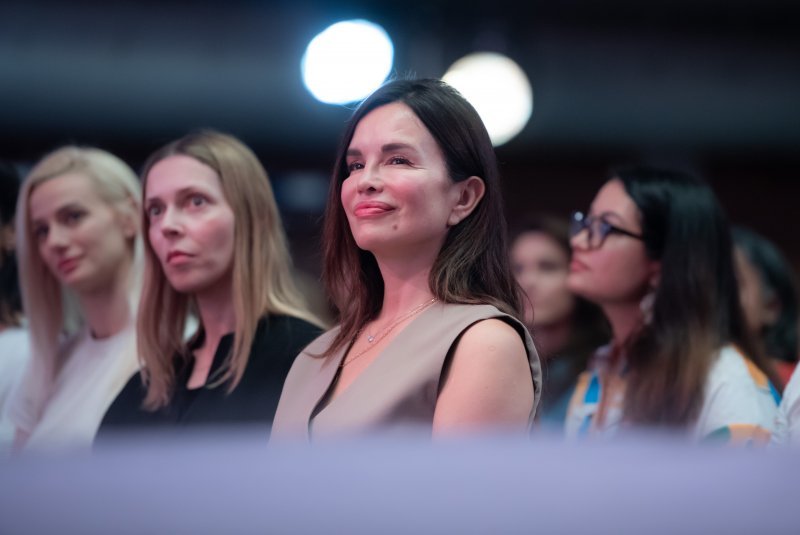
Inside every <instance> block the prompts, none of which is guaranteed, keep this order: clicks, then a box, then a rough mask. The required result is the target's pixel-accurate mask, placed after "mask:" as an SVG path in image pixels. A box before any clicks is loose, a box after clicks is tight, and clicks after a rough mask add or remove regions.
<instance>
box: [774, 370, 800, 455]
mask: <svg viewBox="0 0 800 535" xmlns="http://www.w3.org/2000/svg"><path fill="white" fill-rule="evenodd" d="M772 443H773V444H786V445H791V446H800V365H798V366H797V367H796V368H795V369H794V373H792V377H791V379H789V383H788V384H787V385H786V388H785V389H784V391H783V400H781V404H780V406H779V407H778V413H777V415H776V416H775V432H774V433H773V435H772Z"/></svg>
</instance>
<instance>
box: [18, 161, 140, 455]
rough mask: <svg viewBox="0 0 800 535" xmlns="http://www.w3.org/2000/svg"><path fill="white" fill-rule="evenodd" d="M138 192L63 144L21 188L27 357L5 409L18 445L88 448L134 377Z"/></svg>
mask: <svg viewBox="0 0 800 535" xmlns="http://www.w3.org/2000/svg"><path fill="white" fill-rule="evenodd" d="M139 192H140V189H139V181H138V180H137V179H136V175H135V174H134V173H133V171H131V169H130V168H129V167H128V166H127V165H125V163H123V162H122V161H121V160H120V159H118V158H117V157H115V156H113V155H111V154H109V153H107V152H105V151H102V150H99V149H93V148H79V147H71V146H70V147H64V148H61V149H59V150H57V151H55V152H53V153H51V154H49V155H48V156H46V157H45V158H44V159H42V160H41V161H40V162H39V163H38V164H36V166H34V168H33V169H32V170H31V171H30V173H29V174H28V176H27V178H26V179H25V181H24V183H23V185H22V188H21V191H20V195H19V201H18V203H17V229H16V230H17V242H16V243H17V251H18V261H19V271H20V283H21V288H22V297H23V304H24V309H25V312H26V315H27V320H28V328H29V332H30V347H31V357H30V359H29V361H28V365H27V367H26V370H25V372H24V375H23V377H22V379H21V381H20V383H19V384H18V386H17V387H16V389H15V391H14V393H13V394H12V398H11V400H10V401H9V407H8V415H9V418H10V419H11V420H12V421H13V422H14V425H15V427H16V438H15V443H16V446H17V447H20V448H21V447H23V446H29V447H35V448H60V447H70V448H71V447H88V446H89V445H90V444H91V442H92V440H93V438H94V436H95V433H96V432H97V428H98V426H99V424H100V420H101V418H102V417H103V414H104V413H105V411H106V409H107V408H108V405H109V404H110V403H111V401H112V400H113V399H114V397H115V396H116V395H117V393H118V392H119V391H120V389H121V388H122V387H123V386H124V385H125V383H126V382H127V381H128V379H129V378H130V377H131V376H132V375H133V374H134V373H136V370H137V368H138V362H137V359H136V347H135V336H134V327H133V326H134V318H135V303H136V302H137V300H138V284H137V281H138V275H139V273H138V272H139V261H138V260H139V258H140V250H141V242H140V234H139V195H140V193H139Z"/></svg>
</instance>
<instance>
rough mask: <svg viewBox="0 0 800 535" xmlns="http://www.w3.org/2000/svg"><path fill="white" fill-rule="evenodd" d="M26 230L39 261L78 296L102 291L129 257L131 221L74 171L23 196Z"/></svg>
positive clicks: (93, 185) (53, 179)
mask: <svg viewBox="0 0 800 535" xmlns="http://www.w3.org/2000/svg"><path fill="white" fill-rule="evenodd" d="M29 208H30V225H31V232H32V234H33V237H34V239H35V240H36V243H37V246H38V251H39V255H40V256H41V258H42V260H43V261H44V264H45V265H46V266H47V268H48V269H49V270H50V272H51V273H52V274H53V276H55V277H56V279H57V280H58V281H59V282H60V283H61V284H63V285H64V286H66V287H68V288H70V289H72V290H74V291H75V292H76V293H78V294H79V295H81V294H88V293H93V292H96V291H102V290H104V289H106V288H108V286H109V285H111V284H113V283H114V281H115V280H116V276H117V275H118V274H119V272H120V270H121V269H123V268H124V266H125V263H129V262H130V261H131V258H132V250H131V243H130V242H131V240H132V239H133V237H134V236H135V235H136V225H135V222H134V221H132V220H130V218H127V220H126V218H125V217H123V216H122V215H121V214H120V213H119V212H118V211H117V210H115V209H114V206H112V205H111V204H110V203H108V202H107V201H106V200H105V199H103V198H102V197H100V195H99V194H98V192H97V186H96V184H95V183H94V182H93V181H92V180H91V179H90V178H89V177H87V176H86V175H84V174H82V173H78V172H74V173H68V174H65V175H61V176H57V177H55V178H51V179H49V180H46V181H45V182H42V183H41V184H39V185H37V186H36V187H35V188H34V189H33V191H32V193H31V195H30V198H29Z"/></svg>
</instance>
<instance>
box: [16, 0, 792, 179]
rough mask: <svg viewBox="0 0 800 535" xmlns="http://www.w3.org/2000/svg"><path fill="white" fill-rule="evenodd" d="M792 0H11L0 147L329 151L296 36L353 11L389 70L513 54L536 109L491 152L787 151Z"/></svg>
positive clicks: (318, 157) (331, 115) (33, 150)
mask: <svg viewBox="0 0 800 535" xmlns="http://www.w3.org/2000/svg"><path fill="white" fill-rule="evenodd" d="M521 5H524V7H520V6H521ZM798 13H800V6H799V5H798V2H793V1H777V0H762V1H760V2H737V1H735V0H734V1H720V0H702V1H685V0H680V1H677V0H671V1H665V0H650V1H648V2H641V1H633V0H605V1H602V2H597V1H593V0H566V1H559V2H541V1H530V2H527V3H525V4H520V3H519V2H505V1H502V0H500V1H489V0H487V1H484V2H444V1H428V2H419V1H406V2H383V3H378V2H353V1H343V2H322V1H317V2H289V1H282V2H264V1H252V0H251V1H242V0H239V1H226V2H178V1H171V2H170V1H162V2H150V1H145V2H123V3H111V2H86V1H79V0H78V1H70V2H50V3H43V2H35V1H34V2H31V1H25V2H13V1H11V2H8V1H7V2H4V3H2V5H1V6H0V103H2V105H1V106H0V142H2V146H0V157H5V158H14V159H20V158H33V157H36V156H38V154H40V153H41V152H42V151H45V150H48V149H50V148H52V146H54V145H57V144H59V143H63V142H68V141H79V142H83V143H94V144H99V145H104V146H107V147H108V148H112V149H117V150H119V151H122V152H124V153H126V154H128V155H129V157H131V158H134V159H138V158H140V157H141V156H142V154H144V153H146V152H148V151H149V150H151V149H152V148H153V147H154V146H156V145H158V144H160V143H162V142H163V141H165V140H168V139H171V138H173V137H176V136H178V135H181V134H182V133H184V132H185V131H186V130H188V129H191V128H196V127H200V126H212V127H216V128H219V129H223V130H228V131H232V132H234V133H236V134H238V135H240V136H242V137H243V138H244V139H246V140H247V141H248V142H249V143H250V144H252V145H254V146H255V147H256V148H257V149H258V150H260V151H261V152H262V153H263V152H266V153H268V154H269V155H271V156H272V157H274V158H279V159H283V160H285V165H286V166H292V165H293V162H305V163H307V162H317V161H318V162H327V159H328V158H329V157H330V151H331V150H333V147H334V146H335V143H336V139H337V137H338V134H339V131H340V130H341V127H342V122H343V121H344V120H345V118H346V117H347V114H348V111H347V110H346V109H343V108H340V107H332V106H327V105H324V104H320V103H317V102H316V101H314V99H313V98H312V97H311V96H310V95H309V94H308V93H307V92H306V90H305V89H304V88H303V86H302V83H301V81H300V75H299V61H300V57H301V55H302V53H303V50H304V47H305V45H306V44H307V42H308V40H309V39H310V38H312V37H313V36H314V35H315V34H316V33H317V32H319V31H320V30H322V29H323V28H325V27H326V26H327V25H328V24H330V23H332V22H335V21H337V20H341V19H343V18H349V17H364V18H370V19H371V20H373V21H375V22H377V23H379V24H381V25H383V26H384V27H385V28H386V29H387V31H388V32H389V34H390V35H391V36H392V37H393V39H394V41H395V48H396V62H395V70H396V73H397V74H400V75H405V74H409V73H411V74H415V75H418V76H441V74H443V72H444V71H445V70H446V68H447V67H448V66H449V65H450V64H451V63H452V62H453V61H455V60H456V59H458V58H459V57H461V56H462V55H464V54H467V53H469V52H472V51H476V50H494V51H500V52H503V53H505V54H507V55H509V56H511V57H512V58H513V59H515V60H516V61H517V62H519V63H520V64H521V65H522V67H523V68H524V69H525V71H526V72H527V73H528V76H529V78H530V80H531V81H532V84H533V87H534V95H535V104H534V115H533V118H532V121H531V122H530V123H529V124H528V126H527V127H526V129H525V130H524V131H523V133H522V134H521V135H520V136H518V137H517V138H516V139H514V140H513V141H512V142H511V143H509V145H508V146H507V147H505V148H504V149H503V151H504V154H505V155H507V156H509V157H511V158H517V157H518V158H524V157H525V155H526V154H528V153H529V152H530V151H531V149H532V148H535V149H536V150H540V149H542V148H553V149H564V148H567V149H576V150H578V149H580V150H623V151H625V150H633V151H638V152H640V153H643V154H664V153H668V154H682V155H689V156H688V157H691V155H692V154H694V153H696V152H697V151H709V150H733V151H737V150H742V149H746V150H770V151H779V152H787V151H791V150H792V149H793V148H794V147H796V146H797V144H798V141H799V140H800V105H798V95H800V69H798V64H800V61H798V60H800V56H798V50H800V32H798V31H797V28H798V24H797V21H798ZM342 75H343V76H346V75H347V73H342Z"/></svg>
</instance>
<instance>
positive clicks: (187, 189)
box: [145, 185, 210, 203]
mask: <svg viewBox="0 0 800 535" xmlns="http://www.w3.org/2000/svg"><path fill="white" fill-rule="evenodd" d="M189 193H202V194H204V195H210V193H208V192H206V191H205V190H203V189H202V188H199V187H197V186H194V185H192V186H186V187H185V188H181V189H179V190H178V191H176V192H175V197H178V198H180V197H185V196H186V195H188V194H189ZM155 201H161V197H159V196H158V195H154V196H152V197H147V198H145V203H150V202H155ZM162 202H163V201H162Z"/></svg>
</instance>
